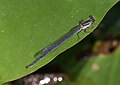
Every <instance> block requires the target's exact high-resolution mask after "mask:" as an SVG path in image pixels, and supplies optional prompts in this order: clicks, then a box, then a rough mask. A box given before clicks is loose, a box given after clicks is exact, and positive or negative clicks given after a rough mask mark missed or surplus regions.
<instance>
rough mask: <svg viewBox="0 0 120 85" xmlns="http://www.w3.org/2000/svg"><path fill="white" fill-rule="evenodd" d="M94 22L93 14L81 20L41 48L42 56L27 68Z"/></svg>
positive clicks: (28, 66)
mask: <svg viewBox="0 0 120 85" xmlns="http://www.w3.org/2000/svg"><path fill="white" fill-rule="evenodd" d="M94 22H95V18H94V17H93V16H91V15H90V16H89V19H87V20H84V21H81V23H80V24H79V25H78V26H76V27H75V28H74V29H72V30H70V31H69V32H68V33H67V34H65V35H64V36H62V37H61V38H60V39H58V40H57V41H55V42H54V43H52V44H51V45H49V46H47V47H45V48H44V49H43V50H41V51H40V52H42V55H41V56H40V57H38V58H37V59H36V60H35V61H33V62H32V63H31V64H29V65H27V66H26V68H30V67H32V66H33V65H35V64H36V63H38V62H39V61H40V60H41V59H43V58H44V57H45V56H46V55H48V54H49V53H51V52H53V51H54V50H55V49H57V48H58V47H59V46H60V45H61V44H63V43H64V42H65V41H67V40H68V39H69V38H70V37H72V36H73V35H75V34H77V33H79V32H81V30H86V29H87V28H89V27H90V26H91V24H93V23H94Z"/></svg>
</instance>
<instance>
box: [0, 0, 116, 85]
mask: <svg viewBox="0 0 120 85" xmlns="http://www.w3.org/2000/svg"><path fill="white" fill-rule="evenodd" d="M116 2H117V1H116V0H102V1H100V0H66V1H65V0H34V1H33V0H0V32H1V33H0V45H1V47H0V60H1V61H0V83H3V82H7V81H11V80H14V79H17V78H20V77H23V76H25V75H27V74H30V73H32V72H34V71H35V70H37V69H38V68H40V67H42V66H44V65H45V64H47V63H48V62H50V61H51V60H53V59H54V58H55V57H56V56H57V55H59V54H60V53H61V52H63V51H65V50H66V49H68V48H70V47H71V46H73V45H75V44H76V43H77V42H79V41H80V40H82V39H83V38H84V37H85V36H87V35H88V34H89V33H84V32H81V33H79V35H80V39H79V40H78V37H77V36H76V35H75V36H73V37H72V38H71V39H69V41H67V42H66V43H65V44H63V45H62V46H61V47H59V48H58V49H57V50H56V51H54V52H53V53H51V54H50V55H48V56H46V57H45V58H44V59H43V60H41V61H40V62H39V63H38V64H37V65H35V66H34V67H32V68H30V69H26V68H25V67H26V65H28V64H30V63H31V62H32V61H33V60H35V59H36V58H35V57H34V55H35V54H36V53H37V52H38V51H40V50H41V49H43V48H44V47H46V46H48V45H49V44H51V43H53V42H54V41H56V40H57V39H59V38H60V37H61V36H63V35H64V34H66V33H67V32H68V31H69V30H70V29H71V28H73V27H74V26H76V25H77V24H78V22H79V21H80V20H82V19H87V18H88V16H89V15H93V16H95V17H96V22H95V24H94V28H91V29H90V31H91V32H92V31H93V30H94V29H95V28H96V26H97V25H98V24H99V22H100V21H101V20H102V18H103V17H104V15H105V14H106V12H107V11H108V10H109V9H110V7H112V6H113V5H114V4H115V3H116Z"/></svg>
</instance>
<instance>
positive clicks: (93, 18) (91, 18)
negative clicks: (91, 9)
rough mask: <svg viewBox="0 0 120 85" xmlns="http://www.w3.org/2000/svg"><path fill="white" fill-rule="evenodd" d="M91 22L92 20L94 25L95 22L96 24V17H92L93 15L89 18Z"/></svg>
mask: <svg viewBox="0 0 120 85" xmlns="http://www.w3.org/2000/svg"><path fill="white" fill-rule="evenodd" d="M89 20H91V22H93V23H94V22H95V17H94V16H92V15H90V16H89Z"/></svg>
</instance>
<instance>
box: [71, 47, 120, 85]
mask: <svg viewBox="0 0 120 85" xmlns="http://www.w3.org/2000/svg"><path fill="white" fill-rule="evenodd" d="M119 65H120V47H119V48H118V49H117V50H116V52H114V53H113V54H111V55H107V56H106V55H99V56H96V57H95V58H91V59H89V61H88V62H87V64H86V65H85V66H84V68H83V69H82V70H81V71H80V72H79V74H78V77H77V79H76V81H75V82H73V84H71V85H77V84H78V83H79V85H119V82H120V76H119V72H120V67H119Z"/></svg>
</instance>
